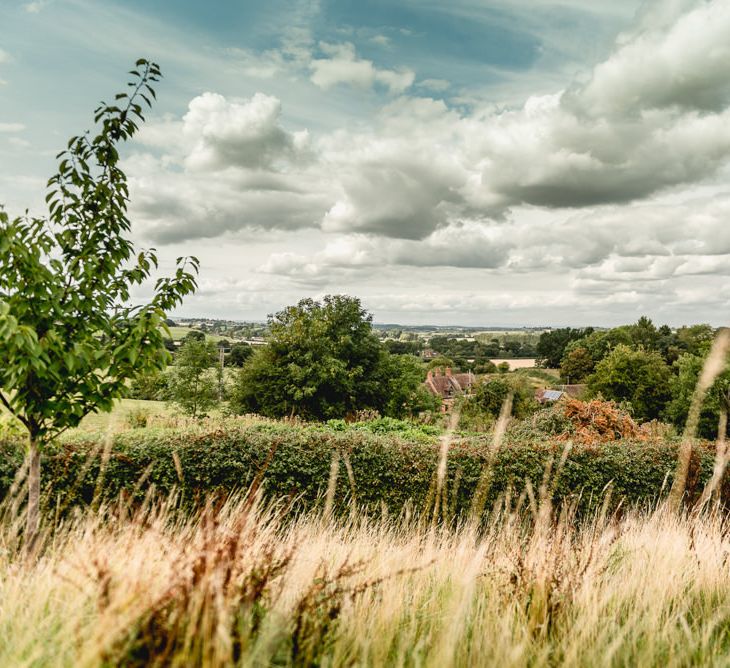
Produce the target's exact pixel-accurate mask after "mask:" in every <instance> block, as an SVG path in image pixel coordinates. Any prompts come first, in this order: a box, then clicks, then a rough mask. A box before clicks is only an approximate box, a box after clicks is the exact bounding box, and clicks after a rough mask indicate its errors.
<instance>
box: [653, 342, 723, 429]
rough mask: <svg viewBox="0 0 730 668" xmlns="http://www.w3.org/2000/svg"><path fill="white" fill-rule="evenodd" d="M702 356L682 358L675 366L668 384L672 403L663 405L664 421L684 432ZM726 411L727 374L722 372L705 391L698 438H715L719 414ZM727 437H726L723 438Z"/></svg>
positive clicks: (700, 370)
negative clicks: (666, 420)
mask: <svg viewBox="0 0 730 668" xmlns="http://www.w3.org/2000/svg"><path fill="white" fill-rule="evenodd" d="M705 358H706V355H690V354H689V353H686V354H684V355H682V356H681V357H680V358H679V359H678V360H677V361H676V362H675V363H674V368H675V370H676V372H677V373H676V375H675V376H674V377H673V379H672V382H671V389H672V400H671V401H670V402H669V404H668V405H667V410H666V417H667V419H668V420H669V421H670V422H672V424H674V425H676V426H677V427H678V428H680V429H684V426H685V423H686V422H687V416H688V415H689V409H690V404H691V403H692V396H693V394H694V391H695V387H696V386H697V383H698V381H699V379H700V373H701V372H702V367H703V366H704V364H705ZM728 409H730V370H726V371H724V372H723V373H722V374H720V376H719V377H718V378H717V380H715V382H714V383H713V384H712V387H710V389H709V390H708V391H707V394H706V395H705V397H704V401H703V402H702V409H701V411H700V415H699V423H698V429H697V431H698V434H699V435H700V436H702V437H703V438H712V439H714V438H717V435H718V434H717V429H718V424H719V418H720V412H721V411H723V410H724V411H728ZM726 435H727V434H726Z"/></svg>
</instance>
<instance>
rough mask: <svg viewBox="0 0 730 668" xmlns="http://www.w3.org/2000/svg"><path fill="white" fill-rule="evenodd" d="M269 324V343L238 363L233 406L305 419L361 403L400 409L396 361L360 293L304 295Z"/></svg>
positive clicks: (356, 407) (330, 415) (341, 411)
mask: <svg viewBox="0 0 730 668" xmlns="http://www.w3.org/2000/svg"><path fill="white" fill-rule="evenodd" d="M269 332H270V334H269V339H268V345H267V346H265V347H262V348H260V349H259V350H257V351H255V352H254V355H253V357H251V359H250V360H249V361H248V362H247V363H246V364H245V365H244V367H243V368H242V369H241V372H240V374H239V377H238V380H237V383H236V387H235V390H234V393H233V397H232V402H231V405H232V407H233V409H234V410H236V411H238V412H256V413H261V414H263V415H267V416H271V417H279V416H282V415H301V416H303V417H305V418H309V419H331V418H338V417H344V416H345V415H347V414H348V413H350V412H352V411H356V410H361V409H366V408H371V409H375V410H378V411H380V412H381V413H388V412H389V411H393V412H395V413H398V412H399V410H400V409H396V408H395V406H396V405H400V404H399V403H398V401H396V400H395V399H394V392H395V389H394V387H393V381H392V375H393V373H396V370H394V369H396V367H394V363H393V360H392V359H391V358H390V357H389V355H388V353H387V352H386V351H385V350H384V348H383V346H382V344H381V343H380V341H379V340H378V338H377V336H376V335H375V333H374V332H373V328H372V316H370V315H369V314H368V313H367V312H366V311H365V310H364V309H363V308H362V306H361V305H360V300H359V299H356V298H354V297H348V296H346V295H333V296H332V295H328V296H327V297H325V298H324V300H323V301H322V302H318V301H314V300H312V299H303V300H301V301H300V302H299V303H298V304H297V305H296V306H289V307H287V308H285V309H284V310H282V311H280V312H279V313H276V314H275V315H273V316H269ZM399 391H400V390H399Z"/></svg>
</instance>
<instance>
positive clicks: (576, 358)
mask: <svg viewBox="0 0 730 668" xmlns="http://www.w3.org/2000/svg"><path fill="white" fill-rule="evenodd" d="M580 340H582V339H580ZM593 367H594V362H593V358H592V357H591V354H590V353H589V352H588V350H587V349H586V348H573V350H571V351H569V352H567V353H565V356H564V357H563V361H562V362H561V363H560V377H561V378H562V379H563V380H564V381H565V382H566V383H567V382H571V383H582V382H583V381H584V380H585V379H586V378H587V377H588V376H589V375H590V374H591V373H592V372H593Z"/></svg>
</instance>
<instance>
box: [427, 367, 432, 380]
mask: <svg viewBox="0 0 730 668" xmlns="http://www.w3.org/2000/svg"><path fill="white" fill-rule="evenodd" d="M432 378H433V374H432V373H431V369H429V370H428V373H427V374H426V380H431V379H432Z"/></svg>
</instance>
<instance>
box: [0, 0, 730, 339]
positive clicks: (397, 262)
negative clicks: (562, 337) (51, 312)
mask: <svg viewBox="0 0 730 668" xmlns="http://www.w3.org/2000/svg"><path fill="white" fill-rule="evenodd" d="M0 25H2V26H3V30H2V31H0V204H2V205H4V207H5V209H6V211H7V212H8V213H9V214H11V215H20V214H21V213H22V212H23V211H25V210H26V209H29V210H30V211H31V212H32V213H34V214H42V213H43V201H44V200H43V197H44V191H45V183H46V181H47V179H48V177H49V176H50V175H51V174H53V172H54V168H55V162H56V161H55V157H54V156H55V155H56V154H57V153H58V151H60V150H61V149H62V148H63V147H64V145H65V142H66V140H67V139H68V137H70V136H72V135H74V134H77V133H79V132H82V131H84V130H85V129H87V128H90V127H91V126H92V121H93V119H92V111H93V109H94V108H95V106H96V104H97V102H98V101H99V100H102V99H107V100H110V99H112V98H113V95H114V94H115V93H116V92H118V91H122V90H124V89H125V82H126V76H127V74H126V73H127V70H129V69H130V67H131V66H132V65H133V63H134V62H135V60H136V59H137V58H140V57H145V58H148V59H150V60H153V61H155V62H157V63H159V64H160V66H161V68H162V71H163V74H164V79H163V80H162V81H161V82H160V84H159V86H158V90H157V93H158V101H157V103H156V104H155V106H154V108H153V110H152V111H151V112H150V113H149V114H148V115H147V122H146V123H145V125H144V126H143V128H142V129H141V131H140V132H139V134H138V135H137V136H136V137H135V139H134V140H133V141H132V142H130V143H129V144H128V145H126V146H125V147H124V149H123V168H124V169H125V171H126V173H127V175H128V177H129V182H130V207H129V212H130V218H131V219H132V221H133V229H132V234H133V238H134V241H135V243H136V244H138V245H139V246H141V247H154V248H156V249H157V253H158V256H159V258H160V260H161V262H160V266H161V270H162V272H163V273H164V272H165V271H170V270H171V269H172V268H173V267H174V262H175V258H177V257H178V256H181V255H196V256H197V257H199V259H200V261H201V273H200V280H199V285H200V287H199V290H198V292H197V293H196V294H195V295H194V296H192V297H190V298H188V299H186V301H185V304H184V305H183V306H182V307H181V308H180V309H178V311H177V312H176V314H175V315H177V316H178V317H203V316H205V317H213V318H225V319H235V320H263V319H265V318H266V316H267V314H269V313H273V312H275V311H278V310H279V309H281V308H283V307H284V306H286V305H288V304H293V303H296V302H297V301H298V300H299V299H301V298H303V297H315V298H319V297H321V296H323V295H325V294H334V293H346V294H350V295H354V296H357V297H359V298H360V299H361V300H362V302H363V305H364V306H365V308H366V309H368V310H369V311H370V312H371V313H372V314H373V315H374V317H375V320H376V322H395V323H401V324H440V325H472V326H484V327H489V326H548V325H550V326H561V325H572V326H583V325H598V326H611V325H616V324H621V323H627V322H633V321H635V320H636V319H637V318H638V317H639V316H640V315H643V314H646V315H648V316H650V317H652V318H653V319H654V320H655V321H657V322H660V323H668V324H670V325H681V324H686V323H696V322H710V323H712V324H715V325H721V324H727V316H728V307H729V306H730V280H729V277H730V182H729V177H730V0H695V1H689V0H657V1H649V2H641V1H640V0H590V2H589V1H588V0H489V1H487V0H450V2H443V1H441V0H319V1H317V0H267V2H259V1H258V0H256V1H253V0H238V1H234V0H218V1H217V2H215V3H201V2H199V1H197V0H176V1H172V0H167V1H163V0H144V1H142V0H127V1H125V2H122V1H121V0H120V1H117V2H112V1H111V0H33V1H30V2H29V1H27V0H26V1H18V0H0ZM150 289H151V288H150V286H145V287H144V288H141V289H140V291H138V292H137V293H135V295H134V297H135V299H137V300H140V301H141V300H143V299H144V298H145V297H146V296H148V295H149V290H150Z"/></svg>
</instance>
